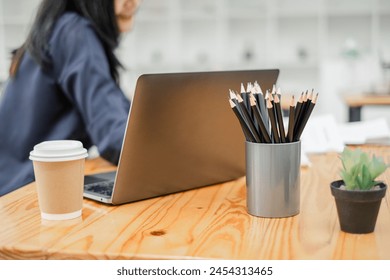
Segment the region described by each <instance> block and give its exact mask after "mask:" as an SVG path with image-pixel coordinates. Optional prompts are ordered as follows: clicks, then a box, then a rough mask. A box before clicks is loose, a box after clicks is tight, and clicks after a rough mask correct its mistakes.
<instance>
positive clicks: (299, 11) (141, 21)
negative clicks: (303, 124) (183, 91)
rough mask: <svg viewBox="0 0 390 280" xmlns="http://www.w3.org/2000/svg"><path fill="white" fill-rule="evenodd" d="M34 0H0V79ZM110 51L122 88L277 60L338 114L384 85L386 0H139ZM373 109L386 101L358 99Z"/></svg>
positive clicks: (321, 108)
mask: <svg viewBox="0 0 390 280" xmlns="http://www.w3.org/2000/svg"><path fill="white" fill-rule="evenodd" d="M39 2H40V1H39V0H0V82H4V81H5V80H6V79H7V76H8V75H7V71H8V66H9V62H10V51H11V50H12V49H14V48H16V47H18V46H19V45H20V44H21V43H22V42H23V40H24V38H25V36H26V33H27V30H28V29H29V26H30V24H31V21H32V19H33V16H34V14H35V11H36V7H37V5H38V3H39ZM117 51H118V56H119V57H120V59H121V61H122V63H123V65H124V66H125V70H124V71H122V73H121V86H122V88H123V90H124V91H125V93H126V95H127V96H128V97H129V98H131V97H132V94H133V91H134V87H135V82H136V79H137V77H138V76H139V75H141V74H143V73H158V72H182V71H186V72H188V71H210V70H234V69H263V68H279V69H280V70H281V72H280V77H279V80H278V86H279V87H280V88H281V90H282V93H286V94H289V95H291V94H294V95H296V96H297V95H298V94H300V93H301V92H302V91H306V90H311V89H312V88H314V90H315V91H316V92H319V93H320V99H319V102H318V105H317V107H316V110H314V114H326V113H331V114H333V115H334V116H335V117H336V119H337V120H338V121H341V122H343V121H347V118H348V112H347V107H346V105H345V104H344V101H343V98H342V96H343V95H354V94H356V95H358V94H366V93H367V94H368V93H370V94H377V95H389V94H390V93H389V92H390V1H389V0H294V1H292V0H143V1H142V4H141V7H140V9H139V12H138V14H137V16H136V20H135V26H134V30H133V31H132V32H131V33H128V34H126V35H124V36H123V37H122V38H121V45H120V47H119V48H118V50H117ZM237 90H239V85H237ZM378 116H382V117H383V116H385V117H386V118H387V120H389V123H390V110H389V107H387V108H386V107H375V108H369V107H367V108H363V111H362V119H365V120H367V119H372V118H376V117H378Z"/></svg>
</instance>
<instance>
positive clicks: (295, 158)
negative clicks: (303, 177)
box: [245, 141, 301, 218]
mask: <svg viewBox="0 0 390 280" xmlns="http://www.w3.org/2000/svg"><path fill="white" fill-rule="evenodd" d="M245 148H246V185H247V208H248V213H249V214H251V215H253V216H259V217H267V218H283V217H290V216H294V215H296V214H298V213H299V203H300V164H301V142H300V141H298V142H293V143H281V144H262V143H252V142H246V144H245Z"/></svg>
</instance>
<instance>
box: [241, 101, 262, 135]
mask: <svg viewBox="0 0 390 280" xmlns="http://www.w3.org/2000/svg"><path fill="white" fill-rule="evenodd" d="M237 99H238V105H239V106H240V108H241V113H242V115H243V116H244V121H245V122H246V123H247V125H248V127H249V129H250V131H251V132H252V135H253V137H254V138H255V140H256V142H261V140H260V136H259V134H258V133H257V130H256V127H255V125H254V123H253V120H252V118H251V117H250V115H249V113H248V110H247V108H246V107H245V105H244V100H243V99H242V98H241V96H240V95H237Z"/></svg>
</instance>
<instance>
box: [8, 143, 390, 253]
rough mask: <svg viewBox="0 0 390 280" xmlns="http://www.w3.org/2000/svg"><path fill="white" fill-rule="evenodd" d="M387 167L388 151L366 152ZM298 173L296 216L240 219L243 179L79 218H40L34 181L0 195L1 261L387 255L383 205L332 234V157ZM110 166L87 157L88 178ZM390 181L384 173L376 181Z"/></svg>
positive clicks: (389, 215) (387, 212) (88, 206)
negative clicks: (368, 228) (367, 227)
mask: <svg viewBox="0 0 390 280" xmlns="http://www.w3.org/2000/svg"><path fill="white" fill-rule="evenodd" d="M370 149H371V150H372V151H374V152H375V153H377V154H381V155H382V156H384V158H385V161H386V162H390V147H372V148H370ZM311 161H312V166H311V167H310V168H304V169H302V171H301V213H300V214H299V215H297V216H295V217H291V218H284V219H265V218H256V217H252V216H250V215H248V214H247V212H246V200H245V179H244V178H240V179H238V180H236V181H232V182H228V183H224V184H220V185H215V186H211V187H205V188H201V189H197V190H192V191H187V192H183V193H178V194H173V195H168V196H164V197H159V198H154V199H149V200H145V201H141V202H136V203H131V204H126V205H122V206H106V205H103V204H99V203H95V202H93V201H90V200H85V201H84V208H83V215H82V218H80V219H75V220H69V221H62V222H58V221H51V222H49V221H41V218H40V212H39V207H38V202H37V194H36V191H35V185H34V183H33V184H30V185H28V186H25V187H23V188H21V189H19V190H17V191H15V192H12V193H10V194H8V195H6V196H3V197H1V198H0V221H1V231H0V258H3V259H193V258H207V259H209V258H217V259H390V203H389V202H390V201H389V200H390V199H389V195H388V194H387V195H386V196H385V198H384V200H383V201H382V205H381V209H380V213H379V217H378V222H377V226H376V229H375V232H374V233H371V234H366V235H353V234H347V233H343V232H341V231H340V228H339V224H338V219H337V213H336V208H335V203H334V200H333V197H332V196H331V193H330V190H329V183H330V181H331V180H334V179H337V178H338V175H337V173H338V170H339V168H340V163H339V159H338V158H337V154H335V153H330V154H326V155H315V156H312V157H311ZM110 169H113V167H111V166H110V165H109V164H107V163H105V162H103V161H101V160H95V161H88V162H87V171H88V173H91V172H96V171H99V170H110ZM381 179H382V180H385V181H386V182H387V183H389V182H390V170H387V172H386V173H385V174H384V176H383V177H382V178H381Z"/></svg>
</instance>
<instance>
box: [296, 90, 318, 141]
mask: <svg viewBox="0 0 390 280" xmlns="http://www.w3.org/2000/svg"><path fill="white" fill-rule="evenodd" d="M317 98H318V93H317V95H316V96H315V97H314V99H313V100H312V101H311V103H310V105H309V106H308V108H307V110H306V112H305V115H304V116H303V119H302V123H301V124H300V126H299V128H298V131H297V133H296V135H295V136H294V137H295V140H296V141H298V140H299V139H300V138H301V135H302V132H303V130H304V128H305V126H306V123H307V121H308V120H309V118H310V115H311V113H312V112H313V109H314V106H315V105H316V102H317Z"/></svg>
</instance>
